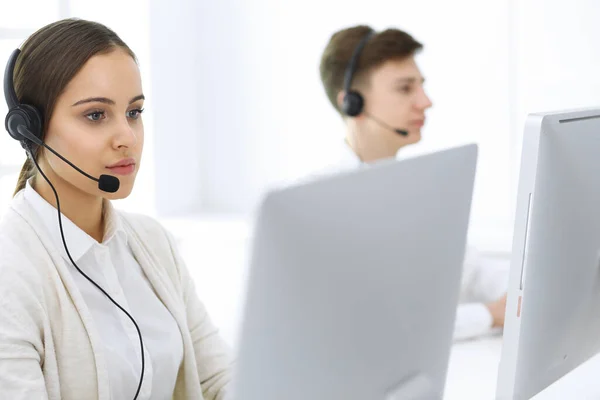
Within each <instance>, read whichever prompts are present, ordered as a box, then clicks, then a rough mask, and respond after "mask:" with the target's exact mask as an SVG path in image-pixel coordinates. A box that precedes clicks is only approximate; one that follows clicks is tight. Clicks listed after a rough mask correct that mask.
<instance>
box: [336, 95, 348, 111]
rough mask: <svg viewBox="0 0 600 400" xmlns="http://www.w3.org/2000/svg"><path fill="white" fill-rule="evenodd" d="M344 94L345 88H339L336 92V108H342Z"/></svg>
mask: <svg viewBox="0 0 600 400" xmlns="http://www.w3.org/2000/svg"><path fill="white" fill-rule="evenodd" d="M345 95H346V91H345V90H340V91H339V92H338V94H337V98H336V101H337V106H338V110H340V111H341V110H342V104H344V96H345Z"/></svg>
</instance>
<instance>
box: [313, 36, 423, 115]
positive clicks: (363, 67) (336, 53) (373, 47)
mask: <svg viewBox="0 0 600 400" xmlns="http://www.w3.org/2000/svg"><path fill="white" fill-rule="evenodd" d="M371 31H373V29H372V28H371V27H369V26H366V25H359V26H354V27H351V28H346V29H342V30H341V31H338V32H336V33H334V34H333V35H332V36H331V38H330V39H329V43H327V46H326V47H325V50H324V51H323V55H322V56H321V65H320V67H319V70H320V73H321V82H322V83H323V87H324V89H325V92H326V93H327V97H328V98H329V101H330V102H331V105H332V106H333V107H334V108H335V109H336V110H337V111H338V112H340V107H339V105H338V103H337V96H338V93H339V92H340V91H341V90H343V86H344V73H345V72H346V68H347V67H348V64H349V63H350V59H351V58H352V53H353V52H354V49H355V48H356V47H357V46H358V44H359V43H360V41H361V40H362V39H363V38H365V37H366V36H367V35H368V34H369V32H371ZM422 48H423V45H422V44H421V43H419V42H417V41H416V40H415V39H414V38H413V37H412V36H411V35H409V34H408V33H406V32H404V31H401V30H399V29H386V30H384V31H382V32H379V33H375V34H374V35H373V36H372V37H371V39H370V40H369V41H368V42H367V44H366V45H365V47H364V48H363V50H362V52H361V54H360V56H359V58H358V64H357V67H356V72H355V73H354V78H353V80H352V88H355V87H356V86H357V85H360V84H361V83H364V77H365V75H366V74H367V73H368V72H369V71H371V70H372V69H373V68H376V67H378V66H380V65H381V64H383V63H385V62H386V61H389V60H402V59H405V58H407V57H411V56H413V55H414V54H415V53H416V52H417V51H419V50H421V49H422Z"/></svg>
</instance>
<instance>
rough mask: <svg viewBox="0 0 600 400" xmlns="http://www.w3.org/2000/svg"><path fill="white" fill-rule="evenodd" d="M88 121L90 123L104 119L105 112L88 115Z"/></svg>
mask: <svg viewBox="0 0 600 400" xmlns="http://www.w3.org/2000/svg"><path fill="white" fill-rule="evenodd" d="M86 117H87V119H89V120H90V121H94V122H95V121H100V120H101V119H103V118H104V111H94V112H92V113H89V114H87V115H86Z"/></svg>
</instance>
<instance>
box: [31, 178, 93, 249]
mask: <svg viewBox="0 0 600 400" xmlns="http://www.w3.org/2000/svg"><path fill="white" fill-rule="evenodd" d="M44 173H45V174H46V176H48V178H49V179H50V182H52V184H53V185H54V188H55V189H56V191H57V193H58V197H59V199H60V211H61V213H62V214H63V215H64V216H66V217H67V218H69V219H70V220H71V221H72V222H73V223H74V224H75V225H76V226H77V227H78V228H79V229H81V230H82V231H84V232H85V233H87V234H88V235H90V236H91V237H92V238H94V239H95V240H96V241H97V242H99V243H101V242H102V239H103V238H104V213H103V200H102V197H97V196H93V195H90V194H89V193H85V192H83V191H81V190H80V189H78V188H76V187H75V186H73V185H71V184H70V183H68V182H67V181H65V180H64V179H62V178H60V177H59V176H58V175H56V174H54V173H53V171H52V169H51V168H45V169H44ZM32 187H33V189H34V190H35V191H36V192H37V193H38V194H39V195H40V196H42V197H43V198H44V200H46V201H47V202H48V203H50V204H52V206H54V208H57V204H56V197H55V196H54V192H53V191H52V188H51V187H50V185H49V184H48V182H46V180H45V179H44V178H43V177H42V176H41V175H39V174H38V175H36V176H35V178H34V179H33V182H32Z"/></svg>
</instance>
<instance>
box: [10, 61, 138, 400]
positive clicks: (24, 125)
mask: <svg viewBox="0 0 600 400" xmlns="http://www.w3.org/2000/svg"><path fill="white" fill-rule="evenodd" d="M20 53H21V50H20V49H16V50H15V51H13V52H12V54H11V55H10V58H9V59H8V63H7V65H6V69H5V71H4V97H5V98H6V103H7V105H8V113H7V115H6V120H5V126H6V130H7V131H8V134H9V135H10V136H11V137H12V138H13V139H15V140H18V141H19V142H21V146H23V148H24V149H25V150H26V151H27V155H28V157H29V158H30V159H31V161H32V162H33V163H34V164H35V166H36V168H37V169H38V171H39V172H40V174H41V175H42V177H43V178H44V179H45V180H46V182H48V184H49V185H50V187H51V188H52V191H53V192H54V196H55V198H56V208H57V211H58V225H59V228H60V235H61V238H62V242H63V245H64V247H65V251H66V253H67V256H68V257H69V260H71V263H72V264H73V266H74V267H75V268H76V269H77V271H78V272H79V273H80V274H81V275H83V276H84V277H85V278H86V279H87V280H88V281H89V282H90V283H92V284H93V285H94V286H96V288H98V289H99V290H100V291H101V292H102V293H104V295H105V296H106V297H107V298H108V299H109V300H110V301H111V302H112V303H113V304H114V305H115V306H116V307H117V308H118V309H120V310H121V311H122V312H123V313H125V315H127V317H129V319H130V320H131V322H133V325H134V326H135V328H136V330H137V333H138V336H139V339H140V349H141V361H142V368H141V372H140V379H139V382H138V387H137V391H136V393H135V397H134V400H135V399H137V398H138V395H139V393H140V390H141V388H142V383H143V381H144V370H145V359H144V342H143V339H142V332H141V331H140V328H139V326H138V324H137V322H136V321H135V319H133V317H132V316H131V314H129V313H128V312H127V311H126V310H125V309H124V308H123V307H121V305H119V303H117V302H116V301H115V300H114V299H113V298H112V297H111V296H110V295H109V294H108V293H107V292H106V291H105V290H104V289H102V287H100V285H98V284H97V283H96V282H94V280H93V279H92V278H90V277H89V276H87V275H86V274H85V273H84V272H83V271H82V270H81V269H79V266H77V264H76V263H75V261H73V258H72V257H71V253H70V252H69V248H68V246H67V242H66V240H65V234H64V232H63V225H62V214H61V212H60V199H59V197H58V193H57V191H56V189H55V188H54V185H53V184H52V182H50V180H49V179H48V177H47V176H46V174H44V171H42V169H41V168H40V166H39V165H38V162H37V160H36V159H35V154H34V150H33V144H36V145H38V146H43V147H45V148H46V149H48V150H50V151H51V152H52V153H54V154H55V155H56V156H58V157H59V158H60V159H61V160H63V161H64V162H66V163H67V164H69V165H70V166H71V167H73V168H75V169H76V170H77V171H78V172H79V173H81V174H83V175H84V176H86V177H87V178H89V179H91V180H93V181H96V182H98V188H99V189H100V190H102V191H104V192H108V193H114V192H116V191H117V190H118V189H119V185H120V182H119V180H118V179H117V178H116V177H114V176H112V175H101V176H100V178H99V179H98V178H94V177H93V176H91V175H89V174H87V173H85V172H83V171H82V170H81V169H79V168H78V167H77V166H75V165H74V164H73V163H71V162H70V161H69V160H67V159H66V158H64V157H63V156H62V155H60V154H59V153H57V152H56V151H55V150H53V149H52V148H51V147H50V146H48V145H47V144H45V143H44V141H43V140H42V137H43V135H42V133H43V118H42V113H41V112H40V111H39V110H38V109H37V108H36V107H34V106H32V105H29V104H22V103H21V102H19V99H18V98H17V93H16V91H15V86H14V77H13V76H14V70H15V65H16V63H17V58H18V57H19V54H20Z"/></svg>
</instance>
